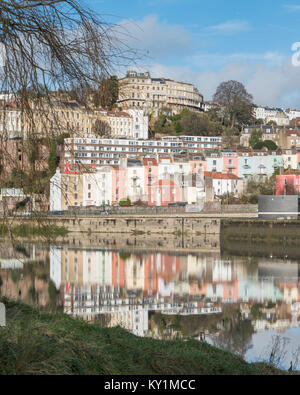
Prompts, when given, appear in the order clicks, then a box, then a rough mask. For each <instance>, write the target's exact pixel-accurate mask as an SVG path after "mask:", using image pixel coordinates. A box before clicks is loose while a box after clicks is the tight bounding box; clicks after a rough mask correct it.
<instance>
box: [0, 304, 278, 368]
mask: <svg viewBox="0 0 300 395" xmlns="http://www.w3.org/2000/svg"><path fill="white" fill-rule="evenodd" d="M2 302H4V303H5V305H6V309H7V326H6V327H5V328H0V374H2V375H7V374H11V375H21V374H22V375H40V374H46V375H54V374H59V375H118V374H123V375H149V374H151V375H156V374H158V375H188V374H196V375H229V374H233V375H259V374H270V375H273V374H274V375H275V374H284V373H285V372H281V371H279V370H276V369H275V368H272V367H270V366H268V365H266V364H248V363H246V362H245V361H243V360H242V359H241V358H240V357H237V356H235V355H233V354H231V353H229V352H226V351H222V350H219V349H217V348H215V347H212V346H210V345H208V344H206V343H201V342H198V341H194V340H190V341H181V340H175V341H159V340H153V339H148V338H146V339H145V338H138V337H135V336H134V335H131V334H129V333H128V332H126V331H125V330H123V329H121V328H113V329H109V328H102V327H100V326H99V325H97V324H88V323H85V322H84V321H82V320H79V319H74V318H71V317H69V316H66V315H64V314H60V313H57V314H49V313H45V312H41V311H39V310H36V309H33V308H31V307H29V306H26V305H23V304H20V303H16V302H10V301H7V300H2Z"/></svg>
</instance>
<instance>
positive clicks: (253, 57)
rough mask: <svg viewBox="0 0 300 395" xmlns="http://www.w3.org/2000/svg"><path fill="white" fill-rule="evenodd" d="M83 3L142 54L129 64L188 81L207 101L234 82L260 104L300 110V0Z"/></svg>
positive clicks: (99, 0)
mask: <svg viewBox="0 0 300 395" xmlns="http://www.w3.org/2000/svg"><path fill="white" fill-rule="evenodd" d="M84 2H85V4H86V5H87V6H88V7H89V8H90V9H92V10H93V11H95V12H96V13H98V14H99V15H101V17H102V19H104V20H105V21H107V22H113V23H117V24H120V25H121V26H122V27H123V28H124V29H126V35H125V36H124V37H123V38H122V39H123V41H124V40H126V44H127V43H128V45H129V46H130V47H131V48H134V49H137V50H139V51H141V52H140V53H142V54H143V55H145V56H144V57H143V58H142V59H141V60H140V59H139V60H138V65H134V66H133V67H131V69H136V70H138V71H150V72H151V75H152V76H153V77H166V78H173V79H176V80H180V81H186V82H191V83H193V84H194V85H195V86H196V87H197V88H198V89H199V91H200V92H201V93H202V94H203V95H204V100H211V99H212V96H213V94H214V93H215V91H216V89H217V87H218V85H219V84H220V83H221V82H223V81H228V80H237V81H239V82H242V83H243V84H244V85H245V86H246V88H247V90H248V92H249V93H251V94H252V95H253V97H254V102H255V104H257V105H264V106H267V105H268V106H276V107H283V108H289V107H290V108H299V109H300V1H299V0H285V1H283V0H227V1H224V0H130V1H124V0H114V1H109V0H85V1H84ZM294 43H299V47H298V48H299V49H298V51H297V45H294V51H293V50H292V46H293V44H294ZM295 49H296V50H295ZM298 52H299V53H298ZM293 56H294V59H295V58H296V60H297V62H296V63H295V61H294V62H292V57H293ZM298 61H299V62H298ZM297 63H298V66H296V65H297Z"/></svg>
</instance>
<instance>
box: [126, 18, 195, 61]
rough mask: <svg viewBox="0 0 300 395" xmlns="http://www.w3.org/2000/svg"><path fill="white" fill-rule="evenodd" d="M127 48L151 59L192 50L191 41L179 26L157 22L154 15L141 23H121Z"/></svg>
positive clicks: (187, 33) (188, 35)
mask: <svg viewBox="0 0 300 395" xmlns="http://www.w3.org/2000/svg"><path fill="white" fill-rule="evenodd" d="M121 26H122V27H124V28H125V29H126V30H127V32H128V36H127V43H128V45H129V46H131V47H134V48H138V49H140V50H142V51H144V52H145V53H146V54H147V56H149V57H150V58H152V59H156V60H157V59H158V58H159V59H160V60H161V59H166V58H170V57H172V56H176V55H178V56H179V55H180V54H181V56H182V55H185V54H187V53H189V51H191V50H192V47H193V45H192V44H193V39H192V37H191V35H190V33H189V32H188V31H187V30H186V29H185V28H184V27H183V26H180V25H170V24H168V23H167V22H166V21H159V19H158V17H157V16H156V15H148V16H146V17H145V18H144V19H142V20H141V21H137V22H133V21H130V20H126V21H123V22H122V23H121Z"/></svg>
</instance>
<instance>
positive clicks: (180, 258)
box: [0, 244, 300, 367]
mask: <svg viewBox="0 0 300 395" xmlns="http://www.w3.org/2000/svg"><path fill="white" fill-rule="evenodd" d="M0 252H1V259H0V292H1V295H2V296H7V297H9V298H13V299H19V300H22V301H24V302H26V303H30V304H37V305H39V306H41V307H43V308H47V309H51V310H53V309H61V310H63V311H64V312H65V313H67V314H71V315H74V316H80V317H82V318H84V319H85V320H88V321H95V320H97V321H99V322H100V323H101V324H102V325H105V326H108V327H114V326H117V325H120V326H122V327H124V328H126V329H127V330H129V331H131V332H132V333H134V334H135V335H137V336H152V337H155V338H160V339H161V338H176V337H191V336H192V337H194V338H198V339H199V340H200V339H203V338H204V337H205V338H206V340H207V341H209V342H211V343H213V344H215V345H217V346H219V347H223V348H226V349H229V350H231V351H233V352H235V353H237V354H239V355H241V356H243V357H246V358H247V359H249V360H254V359H256V358H258V357H259V358H261V357H262V355H261V353H262V350H263V349H265V348H266V346H267V343H268V342H270V340H271V336H273V335H274V333H276V334H279V335H280V336H287V334H288V333H289V331H291V330H292V331H293V338H291V340H292V342H291V345H290V347H291V350H292V348H295V345H297V342H298V343H299V344H300V329H299V326H300V282H299V273H300V265H299V263H298V262H297V261H293V260H286V259H285V260H282V259H276V258H258V257H256V258H251V257H243V256H239V257H230V258H228V257H224V256H223V255H222V254H221V252H220V250H217V249H215V250H214V251H211V252H209V251H207V250H206V251H200V250H199V251H198V252H197V253H196V252H193V253H191V252H190V253H188V252H186V253H184V252H183V251H182V252H181V253H179V252H177V253H176V254H170V253H167V252H163V251H160V252H148V253H145V252H138V251H134V252H132V251H130V250H128V251H127V250H124V251H112V250H108V249H103V248H99V249H97V248H95V247H93V248H91V247H85V248H84V247H78V246H76V247H73V246H70V245H67V246H66V245H62V246H50V247H49V246H42V245H34V244H27V245H20V246H11V245H8V244H5V245H3V246H2V248H1V249H0ZM262 335H263V336H262ZM262 339H263V340H262ZM289 358H290V355H289V354H288V355H287V361H286V362H285V366H286V367H289V363H290V360H288V359H289Z"/></svg>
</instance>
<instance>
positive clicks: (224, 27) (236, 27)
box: [203, 20, 251, 35]
mask: <svg viewBox="0 0 300 395" xmlns="http://www.w3.org/2000/svg"><path fill="white" fill-rule="evenodd" d="M250 29H251V25H250V23H249V22H247V21H242V20H232V21H227V22H223V23H220V24H218V25H214V26H209V27H207V28H205V29H203V30H204V31H206V32H208V33H211V34H222V35H223V34H233V33H238V32H242V31H246V30H250Z"/></svg>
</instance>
